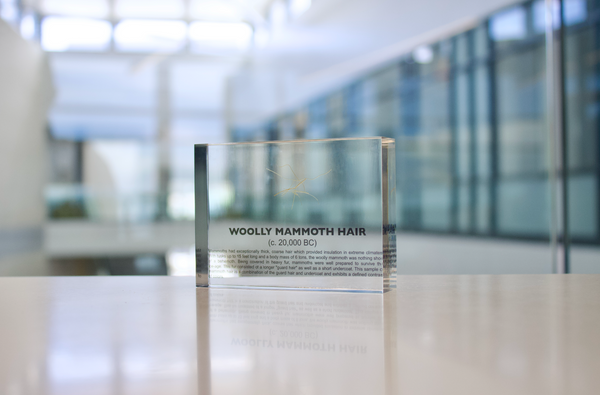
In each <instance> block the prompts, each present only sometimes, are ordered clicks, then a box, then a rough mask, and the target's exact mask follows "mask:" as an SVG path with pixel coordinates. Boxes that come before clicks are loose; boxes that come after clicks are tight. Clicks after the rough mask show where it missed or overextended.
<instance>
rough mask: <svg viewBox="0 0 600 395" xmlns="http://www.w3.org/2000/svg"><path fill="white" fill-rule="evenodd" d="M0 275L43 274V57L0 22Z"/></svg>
mask: <svg viewBox="0 0 600 395" xmlns="http://www.w3.org/2000/svg"><path fill="white" fill-rule="evenodd" d="M0 54H2V55H1V56H0V275H7V274H43V270H45V269H44V267H45V265H44V258H43V255H42V237H43V224H44V219H45V204H44V195H43V193H44V185H45V180H46V167H47V166H46V148H45V145H46V141H47V138H46V131H45V129H46V113H47V111H48V108H49V106H50V103H51V101H52V96H53V89H52V84H51V77H50V70H49V68H48V64H47V62H46V57H45V55H44V53H43V52H42V51H41V50H40V49H39V47H38V46H37V45H35V44H31V43H29V42H27V41H25V40H23V39H22V38H21V36H20V35H19V34H18V33H17V32H15V31H14V30H13V29H12V28H11V27H10V26H9V25H8V24H6V22H4V21H3V20H0Z"/></svg>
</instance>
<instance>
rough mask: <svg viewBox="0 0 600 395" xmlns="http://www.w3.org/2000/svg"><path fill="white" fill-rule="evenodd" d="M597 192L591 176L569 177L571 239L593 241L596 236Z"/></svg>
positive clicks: (594, 180)
mask: <svg viewBox="0 0 600 395" xmlns="http://www.w3.org/2000/svg"><path fill="white" fill-rule="evenodd" d="M597 219H598V192H597V186H596V178H595V176H594V174H593V173H591V174H571V175H570V176H569V228H570V229H569V230H570V232H571V238H573V239H580V240H581V239H583V240H587V241H589V240H593V239H594V238H595V237H596V235H597V234H598V221H597Z"/></svg>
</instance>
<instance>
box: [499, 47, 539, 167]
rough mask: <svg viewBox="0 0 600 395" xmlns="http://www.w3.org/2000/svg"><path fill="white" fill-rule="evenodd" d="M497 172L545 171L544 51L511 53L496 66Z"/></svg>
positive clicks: (535, 48) (536, 48) (533, 49)
mask: <svg viewBox="0 0 600 395" xmlns="http://www.w3.org/2000/svg"><path fill="white" fill-rule="evenodd" d="M496 84H497V94H498V110H497V111H498V129H499V137H498V140H499V156H500V164H499V165H500V173H501V174H502V175H508V174H524V173H539V172H546V171H547V159H548V155H547V132H546V116H545V95H546V81H545V49H544V45H543V43H541V44H540V45H537V46H535V47H534V48H532V49H531V50H528V51H523V52H519V53H517V54H511V55H510V56H506V57H505V58H503V59H501V60H499V61H498V63H497V82H496Z"/></svg>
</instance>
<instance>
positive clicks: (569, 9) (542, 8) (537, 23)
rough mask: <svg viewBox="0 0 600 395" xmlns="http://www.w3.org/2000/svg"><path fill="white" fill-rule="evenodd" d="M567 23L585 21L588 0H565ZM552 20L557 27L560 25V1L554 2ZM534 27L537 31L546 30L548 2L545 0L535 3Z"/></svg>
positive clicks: (542, 31) (568, 24)
mask: <svg viewBox="0 0 600 395" xmlns="http://www.w3.org/2000/svg"><path fill="white" fill-rule="evenodd" d="M563 4H564V18H565V25H567V26H570V25H574V24H577V23H581V22H583V21H585V19H586V18H587V2H586V0H564V3H563ZM552 21H553V25H554V27H555V28H557V27H559V26H560V5H559V3H558V1H554V2H553V4H552ZM533 28H534V30H535V32H536V33H544V32H545V31H546V4H545V1H544V0H537V1H535V2H534V3H533Z"/></svg>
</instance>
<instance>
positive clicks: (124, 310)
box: [0, 275, 600, 395]
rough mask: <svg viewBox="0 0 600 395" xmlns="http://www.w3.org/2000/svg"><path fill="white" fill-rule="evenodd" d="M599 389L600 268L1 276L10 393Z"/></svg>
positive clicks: (3, 352) (1, 369)
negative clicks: (304, 287)
mask: <svg viewBox="0 0 600 395" xmlns="http://www.w3.org/2000/svg"><path fill="white" fill-rule="evenodd" d="M196 393H200V394H380V393H381V394H392V393H398V394H597V393H600V275H506V276H403V277H399V279H398V289H397V290H395V291H392V292H389V293H387V294H385V295H383V296H382V295H373V294H348V293H326V292H300V291H271V290H242V289H196V288H195V287H194V279H193V278H191V277H190V278H177V277H48V278H0V394H7V395H11V394H61V395H68V394H88V395H93V394H145V395H147V394H196Z"/></svg>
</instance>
